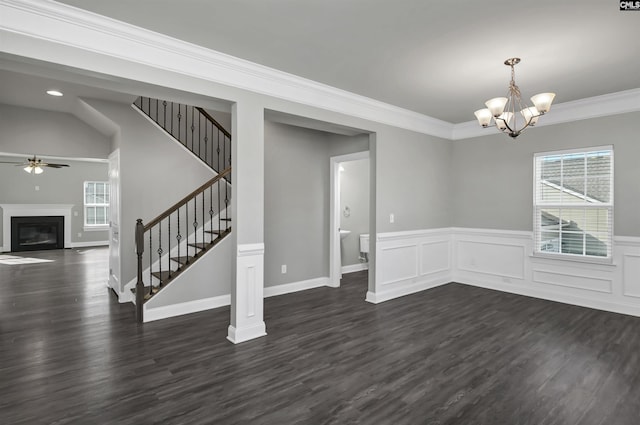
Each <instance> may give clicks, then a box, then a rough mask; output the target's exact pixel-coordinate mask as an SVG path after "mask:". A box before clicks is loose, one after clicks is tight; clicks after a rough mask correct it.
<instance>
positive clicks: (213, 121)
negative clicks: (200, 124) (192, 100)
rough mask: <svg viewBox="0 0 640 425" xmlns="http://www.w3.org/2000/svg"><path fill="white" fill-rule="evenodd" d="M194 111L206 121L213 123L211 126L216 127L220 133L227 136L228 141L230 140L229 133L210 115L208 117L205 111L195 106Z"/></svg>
mask: <svg viewBox="0 0 640 425" xmlns="http://www.w3.org/2000/svg"><path fill="white" fill-rule="evenodd" d="M196 109H197V110H198V111H199V112H200V113H201V114H202V115H204V116H205V117H207V119H208V120H209V121H211V122H212V123H213V125H215V126H216V127H218V130H220V131H222V133H223V134H224V135H225V136H227V137H228V138H229V139H231V133H229V132H228V131H227V130H225V129H224V127H223V126H222V125H220V123H219V122H218V121H216V120H215V119H214V118H213V117H212V116H211V115H209V113H208V112H207V111H205V110H204V109H202V108H201V107H199V106H196Z"/></svg>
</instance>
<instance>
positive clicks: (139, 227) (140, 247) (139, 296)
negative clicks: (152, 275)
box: [136, 218, 144, 323]
mask: <svg viewBox="0 0 640 425" xmlns="http://www.w3.org/2000/svg"><path fill="white" fill-rule="evenodd" d="M143 253H144V224H142V219H141V218H139V219H138V220H137V221H136V255H137V256H138V280H137V282H136V319H137V321H138V323H142V322H143V317H142V304H143V303H144V282H142V254H143Z"/></svg>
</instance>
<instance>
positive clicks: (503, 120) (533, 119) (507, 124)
mask: <svg viewBox="0 0 640 425" xmlns="http://www.w3.org/2000/svg"><path fill="white" fill-rule="evenodd" d="M518 63H520V58H510V59H507V60H506V61H504V64H505V65H507V66H510V67H511V82H510V83H509V92H508V93H507V97H495V98H493V99H489V100H487V101H486V102H485V105H486V106H487V108H486V109H480V110H477V111H476V112H475V115H476V118H477V119H478V122H479V123H480V125H481V126H482V127H483V128H487V127H489V124H491V119H492V118H493V120H494V122H495V125H496V127H497V128H498V130H500V131H501V132H503V133H506V134H508V135H509V136H511V137H513V138H514V139H515V138H516V137H518V136H519V135H520V133H522V132H523V131H524V130H525V129H526V128H527V127H533V126H534V125H536V123H537V122H538V118H540V116H541V115H544V114H546V113H547V112H549V109H550V108H551V102H553V98H554V97H555V96H556V94H555V93H540V94H537V95H535V96H533V97H532V98H531V102H533V106H527V105H526V104H525V103H522V97H521V95H520V88H519V87H518V86H517V85H516V80H515V70H514V69H513V67H514V66H516V65H517V64H518ZM519 115H520V116H521V117H519Z"/></svg>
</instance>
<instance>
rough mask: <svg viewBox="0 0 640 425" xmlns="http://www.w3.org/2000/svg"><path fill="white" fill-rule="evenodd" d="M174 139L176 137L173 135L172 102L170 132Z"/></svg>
mask: <svg viewBox="0 0 640 425" xmlns="http://www.w3.org/2000/svg"><path fill="white" fill-rule="evenodd" d="M169 133H170V134H171V135H172V136H173V137H176V136H174V135H173V102H171V131H170V132H169Z"/></svg>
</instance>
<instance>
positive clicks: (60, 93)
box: [47, 90, 62, 96]
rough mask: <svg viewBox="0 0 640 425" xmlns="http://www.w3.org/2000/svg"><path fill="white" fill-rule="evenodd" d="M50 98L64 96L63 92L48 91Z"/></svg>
mask: <svg viewBox="0 0 640 425" xmlns="http://www.w3.org/2000/svg"><path fill="white" fill-rule="evenodd" d="M47 94H48V95H49V96H62V92H61V91H58V90H47Z"/></svg>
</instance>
